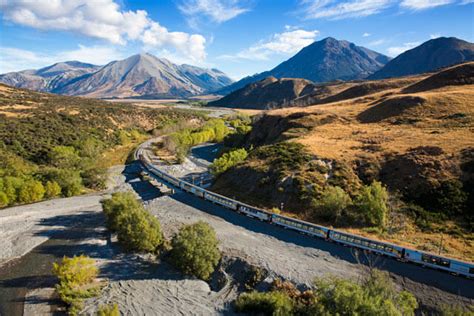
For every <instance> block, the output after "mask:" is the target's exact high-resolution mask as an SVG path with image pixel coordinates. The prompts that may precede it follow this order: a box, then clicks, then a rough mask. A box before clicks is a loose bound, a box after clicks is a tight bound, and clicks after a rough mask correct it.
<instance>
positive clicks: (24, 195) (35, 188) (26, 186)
mask: <svg viewBox="0 0 474 316" xmlns="http://www.w3.org/2000/svg"><path fill="white" fill-rule="evenodd" d="M44 193H45V189H44V186H43V184H42V183H41V182H39V181H37V180H33V179H29V180H27V181H25V182H24V183H23V185H22V186H21V188H20V190H19V192H18V202H20V203H33V202H38V201H41V200H42V199H43V197H44Z"/></svg>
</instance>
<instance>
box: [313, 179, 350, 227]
mask: <svg viewBox="0 0 474 316" xmlns="http://www.w3.org/2000/svg"><path fill="white" fill-rule="evenodd" d="M351 203H352V200H351V197H350V196H349V194H347V193H346V192H345V191H344V190H343V189H341V188H340V187H333V186H327V187H326V189H325V190H324V191H323V193H322V195H321V198H320V199H319V200H318V201H316V203H315V204H316V205H315V207H316V217H319V218H323V219H325V220H328V221H332V222H336V221H337V219H338V218H339V217H340V216H341V213H342V211H344V210H345V209H346V208H347V207H348V206H349V205H351Z"/></svg>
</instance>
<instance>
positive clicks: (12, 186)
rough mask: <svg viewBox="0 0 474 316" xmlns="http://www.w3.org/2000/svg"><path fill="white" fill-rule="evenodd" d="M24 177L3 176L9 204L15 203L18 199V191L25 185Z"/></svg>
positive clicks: (4, 190) (4, 189)
mask: <svg viewBox="0 0 474 316" xmlns="http://www.w3.org/2000/svg"><path fill="white" fill-rule="evenodd" d="M23 182H24V181H23V179H21V178H18V177H5V178H3V192H4V193H5V194H6V196H7V198H8V201H9V205H12V204H14V203H15V202H16V201H17V199H18V191H19V190H20V188H21V187H22V186H23Z"/></svg>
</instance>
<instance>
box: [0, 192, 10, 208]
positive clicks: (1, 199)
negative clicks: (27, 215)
mask: <svg viewBox="0 0 474 316" xmlns="http://www.w3.org/2000/svg"><path fill="white" fill-rule="evenodd" d="M8 203H9V201H8V196H7V194H6V193H5V192H3V191H0V207H5V206H7V205H8Z"/></svg>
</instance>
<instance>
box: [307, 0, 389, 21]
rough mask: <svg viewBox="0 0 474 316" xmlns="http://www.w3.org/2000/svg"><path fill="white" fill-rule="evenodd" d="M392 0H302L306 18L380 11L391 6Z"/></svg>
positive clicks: (325, 17) (328, 17) (366, 13)
mask: <svg viewBox="0 0 474 316" xmlns="http://www.w3.org/2000/svg"><path fill="white" fill-rule="evenodd" d="M391 3H392V0H351V1H342V2H340V1H334V0H302V1H301V5H302V6H303V10H302V11H303V15H304V16H305V18H306V19H332V20H337V19H344V18H354V17H364V16H369V15H373V14H376V13H379V12H380V11H382V10H383V9H385V8H387V7H388V6H390V5H391Z"/></svg>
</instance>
